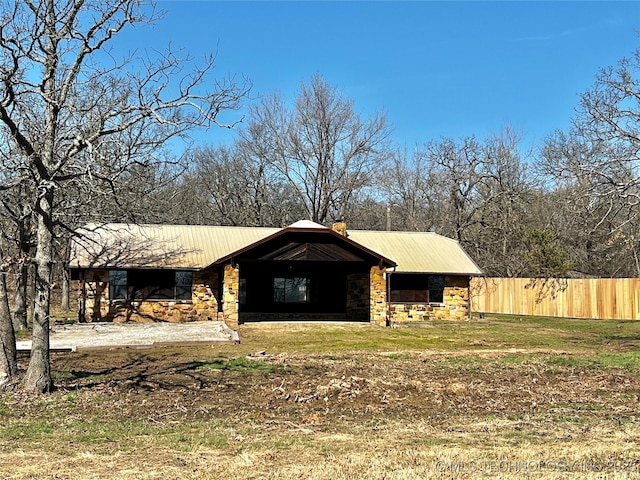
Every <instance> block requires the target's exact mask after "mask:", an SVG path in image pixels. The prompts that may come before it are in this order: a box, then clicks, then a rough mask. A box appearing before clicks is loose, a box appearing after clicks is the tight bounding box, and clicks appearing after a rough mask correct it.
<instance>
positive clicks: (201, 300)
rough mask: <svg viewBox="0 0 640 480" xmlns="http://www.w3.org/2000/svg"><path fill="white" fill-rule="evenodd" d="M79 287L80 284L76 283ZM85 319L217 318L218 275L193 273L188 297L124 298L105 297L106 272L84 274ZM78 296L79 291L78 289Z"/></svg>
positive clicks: (177, 319) (183, 320) (107, 295)
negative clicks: (164, 298)
mask: <svg viewBox="0 0 640 480" xmlns="http://www.w3.org/2000/svg"><path fill="white" fill-rule="evenodd" d="M78 284H79V288H80V289H81V288H82V283H81V282H78ZM84 285H85V291H86V303H85V316H84V319H85V321H87V322H116V323H122V322H176V323H177V322H193V321H203V320H221V318H219V314H218V300H217V297H218V295H217V285H218V275H217V274H216V273H215V272H212V271H202V272H194V273H193V289H192V294H191V300H154V301H125V300H113V301H111V300H110V299H109V271H108V270H93V271H89V272H86V273H85V282H84ZM78 293H79V297H81V296H82V292H81V291H80V292H78Z"/></svg>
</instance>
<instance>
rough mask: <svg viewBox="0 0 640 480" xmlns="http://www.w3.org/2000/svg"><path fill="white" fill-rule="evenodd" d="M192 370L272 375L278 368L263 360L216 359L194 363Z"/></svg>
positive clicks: (243, 358) (191, 366) (244, 358)
mask: <svg viewBox="0 0 640 480" xmlns="http://www.w3.org/2000/svg"><path fill="white" fill-rule="evenodd" d="M190 368H192V369H194V370H196V371H206V370H228V371H233V372H245V373H249V372H255V373H272V372H275V371H276V369H277V366H276V365H272V364H270V363H267V362H265V361H262V360H251V359H249V358H247V357H238V358H234V359H232V360H224V359H215V360H209V361H199V362H192V363H191V365H190Z"/></svg>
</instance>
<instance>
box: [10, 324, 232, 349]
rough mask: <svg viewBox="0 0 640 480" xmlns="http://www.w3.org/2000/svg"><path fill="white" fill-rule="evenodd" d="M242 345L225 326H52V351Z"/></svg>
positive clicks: (25, 344)
mask: <svg viewBox="0 0 640 480" xmlns="http://www.w3.org/2000/svg"><path fill="white" fill-rule="evenodd" d="M229 341H235V342H239V341H240V340H239V338H238V334H237V332H235V331H234V330H231V329H230V328H229V327H228V326H227V325H226V324H225V323H224V322H212V321H207V322H188V323H103V322H100V323H82V324H73V325H52V326H51V330H50V336H49V342H50V348H51V349H52V350H71V351H76V350H77V349H86V348H104V347H132V346H135V347H144V346H151V345H153V344H156V343H190V342H229ZM16 347H17V348H18V350H31V340H23V341H19V342H17V343H16Z"/></svg>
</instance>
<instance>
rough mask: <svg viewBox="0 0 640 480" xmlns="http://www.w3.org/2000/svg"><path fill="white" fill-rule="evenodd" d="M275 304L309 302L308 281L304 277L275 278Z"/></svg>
mask: <svg viewBox="0 0 640 480" xmlns="http://www.w3.org/2000/svg"><path fill="white" fill-rule="evenodd" d="M273 301H274V302H275V303H307V302H309V279H308V278H305V277H286V278H284V277H276V278H274V279H273Z"/></svg>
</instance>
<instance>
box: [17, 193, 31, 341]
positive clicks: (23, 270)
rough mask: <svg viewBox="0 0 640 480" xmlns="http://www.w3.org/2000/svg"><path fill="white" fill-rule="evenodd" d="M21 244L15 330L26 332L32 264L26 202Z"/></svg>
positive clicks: (23, 210)
mask: <svg viewBox="0 0 640 480" xmlns="http://www.w3.org/2000/svg"><path fill="white" fill-rule="evenodd" d="M18 228H19V231H18V235H19V242H20V245H19V247H20V269H19V271H18V280H17V282H16V292H15V297H14V303H13V328H14V330H26V329H27V328H28V326H27V302H28V298H29V296H28V295H27V285H28V284H29V265H30V263H31V238H30V237H31V235H30V230H31V210H30V208H29V206H28V203H27V201H26V200H24V204H23V207H22V217H21V218H20V222H19V225H18Z"/></svg>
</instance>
